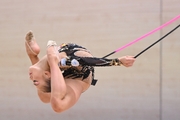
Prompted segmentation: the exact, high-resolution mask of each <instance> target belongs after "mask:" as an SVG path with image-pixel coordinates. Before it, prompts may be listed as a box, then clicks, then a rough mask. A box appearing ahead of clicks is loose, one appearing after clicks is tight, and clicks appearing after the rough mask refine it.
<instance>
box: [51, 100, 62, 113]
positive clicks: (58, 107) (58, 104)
mask: <svg viewBox="0 0 180 120" xmlns="http://www.w3.org/2000/svg"><path fill="white" fill-rule="evenodd" d="M51 107H52V109H53V110H54V112H56V113H61V112H63V111H64V110H65V105H63V104H62V101H61V100H57V99H56V98H53V99H51Z"/></svg>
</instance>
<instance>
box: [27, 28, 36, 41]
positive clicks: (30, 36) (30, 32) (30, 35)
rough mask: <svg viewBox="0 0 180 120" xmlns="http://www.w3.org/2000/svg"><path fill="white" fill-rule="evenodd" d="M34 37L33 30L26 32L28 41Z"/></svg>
mask: <svg viewBox="0 0 180 120" xmlns="http://www.w3.org/2000/svg"><path fill="white" fill-rule="evenodd" d="M33 37H34V36H33V32H32V31H29V32H28V33H27V34H26V40H27V41H28V42H30V41H31V40H32V38H33Z"/></svg>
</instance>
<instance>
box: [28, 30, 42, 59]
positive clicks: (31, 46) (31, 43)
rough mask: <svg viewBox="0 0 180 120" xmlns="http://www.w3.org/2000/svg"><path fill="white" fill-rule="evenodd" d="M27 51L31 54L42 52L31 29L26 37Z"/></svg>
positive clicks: (35, 54)
mask: <svg viewBox="0 0 180 120" xmlns="http://www.w3.org/2000/svg"><path fill="white" fill-rule="evenodd" d="M25 39H26V41H25V45H26V52H27V54H28V55H29V56H31V57H32V56H37V55H38V54H39V52H40V47H39V46H38V44H37V43H36V40H35V37H34V35H33V33H32V31H29V32H28V33H27V34H26V37H25Z"/></svg>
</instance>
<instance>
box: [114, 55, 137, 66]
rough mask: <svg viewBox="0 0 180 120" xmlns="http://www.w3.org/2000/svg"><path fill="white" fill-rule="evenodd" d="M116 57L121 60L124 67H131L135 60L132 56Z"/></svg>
mask: <svg viewBox="0 0 180 120" xmlns="http://www.w3.org/2000/svg"><path fill="white" fill-rule="evenodd" d="M118 59H119V60H120V61H121V63H122V65H123V66H125V67H131V66H132V65H133V63H134V62H135V58H134V56H123V57H120V58H118Z"/></svg>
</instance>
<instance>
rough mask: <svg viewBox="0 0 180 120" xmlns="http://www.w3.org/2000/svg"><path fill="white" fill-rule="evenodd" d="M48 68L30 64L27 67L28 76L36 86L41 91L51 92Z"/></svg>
mask: <svg viewBox="0 0 180 120" xmlns="http://www.w3.org/2000/svg"><path fill="white" fill-rule="evenodd" d="M50 76H51V75H50V72H49V70H44V69H43V68H41V67H39V66H37V65H32V66H30V67H29V77H30V80H31V81H32V82H33V84H34V85H35V86H36V88H37V89H38V90H40V91H43V92H51V85H50V82H51V80H50V79H51V77H50Z"/></svg>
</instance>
